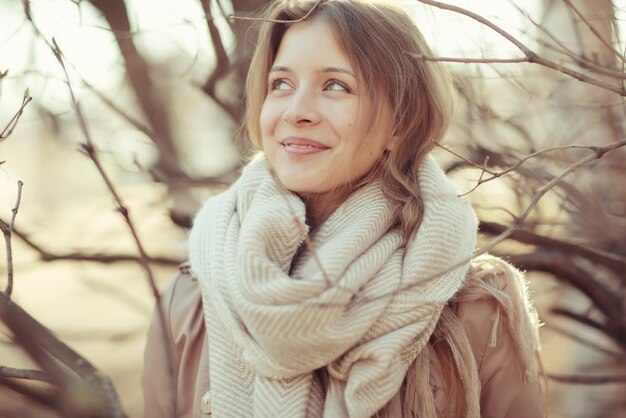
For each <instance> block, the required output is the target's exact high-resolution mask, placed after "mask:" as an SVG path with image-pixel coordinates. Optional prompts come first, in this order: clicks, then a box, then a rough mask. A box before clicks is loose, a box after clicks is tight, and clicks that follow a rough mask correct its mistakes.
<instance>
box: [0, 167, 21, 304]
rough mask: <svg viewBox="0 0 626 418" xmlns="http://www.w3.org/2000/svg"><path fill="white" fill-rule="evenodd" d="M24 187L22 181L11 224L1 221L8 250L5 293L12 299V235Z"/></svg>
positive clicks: (0, 227) (0, 224) (19, 183)
mask: <svg viewBox="0 0 626 418" xmlns="http://www.w3.org/2000/svg"><path fill="white" fill-rule="evenodd" d="M23 185H24V183H22V181H21V180H20V181H18V182H17V200H16V202H15V207H13V209H12V212H13V216H11V222H10V223H9V224H8V225H7V224H6V223H5V222H4V221H3V220H2V219H0V229H2V234H3V235H4V242H5V244H6V249H7V288H6V290H5V292H6V295H7V296H8V297H11V293H12V292H13V250H12V247H11V235H12V234H13V229H14V227H15V218H16V217H17V212H18V210H19V207H20V201H21V200H22V186H23Z"/></svg>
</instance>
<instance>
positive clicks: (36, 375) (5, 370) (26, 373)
mask: <svg viewBox="0 0 626 418" xmlns="http://www.w3.org/2000/svg"><path fill="white" fill-rule="evenodd" d="M0 376H2V377H10V378H12V379H24V380H37V381H40V382H46V383H51V382H52V379H50V376H49V375H48V373H46V372H43V371H41V370H27V369H15V368H13V367H6V366H0Z"/></svg>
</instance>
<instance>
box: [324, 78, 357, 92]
mask: <svg viewBox="0 0 626 418" xmlns="http://www.w3.org/2000/svg"><path fill="white" fill-rule="evenodd" d="M324 90H326V91H345V92H347V93H352V90H351V89H350V87H348V85H347V84H346V83H344V82H343V81H340V80H335V79H333V80H328V82H327V83H326V85H324Z"/></svg>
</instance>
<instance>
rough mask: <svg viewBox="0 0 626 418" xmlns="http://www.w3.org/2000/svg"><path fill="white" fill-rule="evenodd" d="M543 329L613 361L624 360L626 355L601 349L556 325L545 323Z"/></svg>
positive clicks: (601, 347) (594, 343)
mask: <svg viewBox="0 0 626 418" xmlns="http://www.w3.org/2000/svg"><path fill="white" fill-rule="evenodd" d="M543 327H544V328H549V329H550V330H552V331H554V332H556V333H558V334H561V335H563V336H565V337H567V338H569V339H571V340H572V341H576V342H577V343H579V344H582V345H584V346H587V347H589V348H591V349H592V350H596V351H598V352H600V353H602V354H606V355H608V356H611V357H614V358H615V359H618V360H622V359H624V358H625V357H626V354H624V353H620V352H618V351H615V350H611V349H609V348H606V347H603V346H601V345H599V344H597V343H596V342H594V341H591V340H589V339H587V338H583V337H581V336H580V335H576V334H574V333H573V332H571V331H568V330H567V329H565V328H562V327H559V326H557V325H554V324H550V323H546V324H544V325H543Z"/></svg>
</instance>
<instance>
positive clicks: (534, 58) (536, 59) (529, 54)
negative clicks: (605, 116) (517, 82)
mask: <svg viewBox="0 0 626 418" xmlns="http://www.w3.org/2000/svg"><path fill="white" fill-rule="evenodd" d="M417 1H419V2H421V3H424V4H427V5H429V6H433V7H436V8H439V9H442V10H448V11H452V12H455V13H459V14H462V15H464V16H467V17H469V18H471V19H474V20H476V21H477V22H479V23H481V24H483V25H485V26H487V27H488V28H490V29H492V30H493V31H495V32H497V33H498V34H499V35H500V36H502V37H503V38H504V39H506V40H507V41H509V42H510V43H512V44H513V45H515V46H516V47H517V48H518V49H519V50H520V51H522V53H523V54H524V55H525V56H526V58H527V59H528V62H529V63H532V64H538V65H541V66H543V67H546V68H550V69H552V70H555V71H557V72H560V73H563V74H565V75H567V76H570V77H572V78H575V79H577V80H579V81H582V82H584V83H588V84H592V85H594V86H597V87H600V88H603V89H605V90H609V91H612V92H614V93H617V94H619V95H620V96H626V89H624V87H623V86H614V85H612V84H609V83H606V82H604V81H602V80H598V79H596V78H593V77H590V76H588V75H586V74H583V73H580V72H578V71H574V70H572V69H569V68H567V67H565V66H564V65H563V64H562V63H557V62H554V61H551V60H548V59H546V58H543V57H541V56H539V55H538V54H537V53H536V52H534V51H532V50H531V49H530V48H528V47H527V46H526V45H524V44H523V43H522V42H520V41H519V40H518V39H517V38H515V37H514V36H513V35H511V34H510V33H508V32H506V31H505V30H503V29H502V28H500V27H499V26H497V25H496V24H494V23H493V22H491V21H489V20H488V19H485V18H484V17H482V16H480V15H478V14H476V13H474V12H471V11H469V10H467V9H464V8H462V7H458V6H453V5H451V4H447V3H441V2H438V1H433V0H417Z"/></svg>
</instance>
